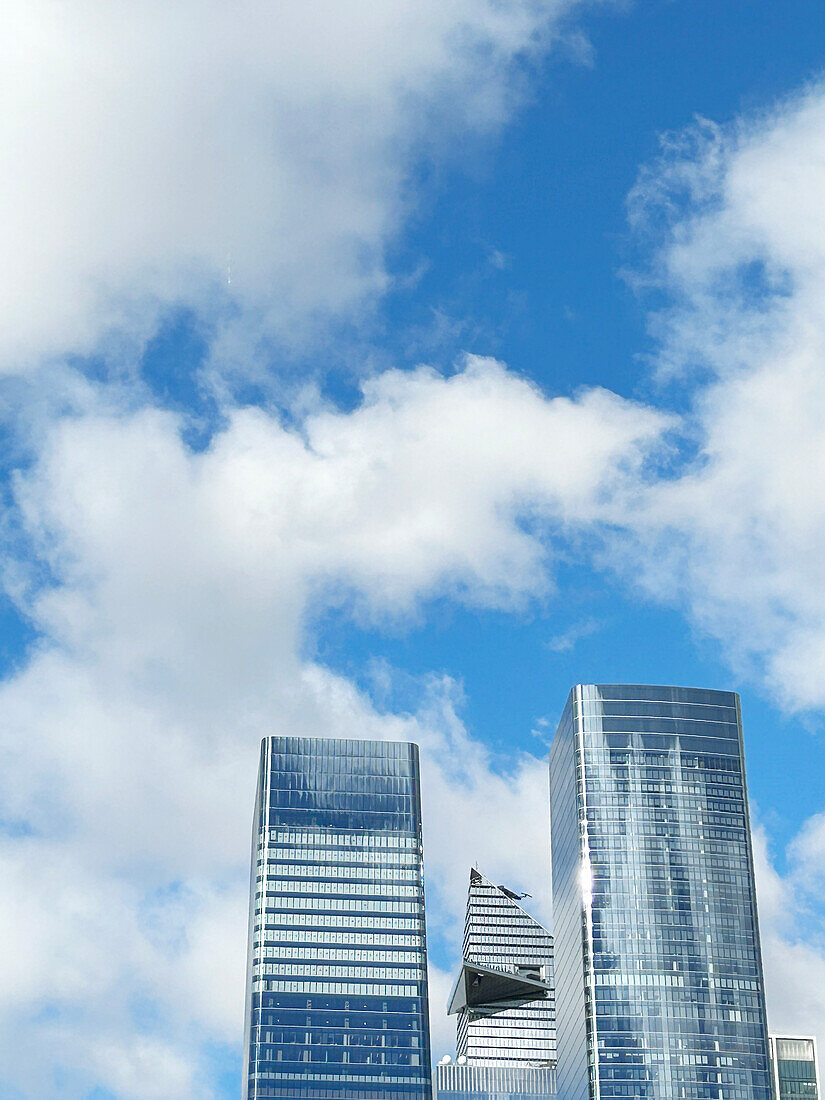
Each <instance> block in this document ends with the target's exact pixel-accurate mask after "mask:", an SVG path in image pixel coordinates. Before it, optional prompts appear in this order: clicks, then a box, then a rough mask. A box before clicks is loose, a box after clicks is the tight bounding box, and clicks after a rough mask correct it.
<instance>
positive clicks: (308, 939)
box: [254, 925, 422, 954]
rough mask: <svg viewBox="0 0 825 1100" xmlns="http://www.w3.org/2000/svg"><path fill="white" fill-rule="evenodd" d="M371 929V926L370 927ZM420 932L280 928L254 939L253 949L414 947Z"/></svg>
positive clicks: (313, 949) (312, 949) (419, 940)
mask: <svg viewBox="0 0 825 1100" xmlns="http://www.w3.org/2000/svg"><path fill="white" fill-rule="evenodd" d="M370 927H372V925H370ZM421 939H422V937H421V933H420V932H417V933H416V932H409V933H406V934H405V933H399V932H380V931H378V932H376V931H370V932H330V931H327V930H325V931H323V932H315V931H313V930H311V929H306V928H281V929H279V930H277V931H272V932H264V933H263V934H262V935H260V936H258V937H256V939H255V941H254V947H255V948H259V947H260V946H261V945H262V944H271V943H299V944H304V943H324V944H336V945H337V944H341V945H345V948H347V949H352V948H353V947H356V946H357V945H360V944H371V945H372V946H376V945H386V946H387V947H416V945H417V944H419V943H420V942H421ZM283 950H284V951H287V952H289V951H294V950H295V949H294V948H289V947H285V948H284V949H283ZM310 950H311V951H313V952H314V953H315V954H317V953H318V949H317V948H310Z"/></svg>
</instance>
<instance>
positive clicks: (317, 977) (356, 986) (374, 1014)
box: [243, 737, 431, 1100]
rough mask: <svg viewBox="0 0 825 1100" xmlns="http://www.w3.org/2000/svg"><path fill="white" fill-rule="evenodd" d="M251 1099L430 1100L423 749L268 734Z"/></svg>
mask: <svg viewBox="0 0 825 1100" xmlns="http://www.w3.org/2000/svg"><path fill="white" fill-rule="evenodd" d="M245 1055H246V1065H245V1067H244V1090H243V1096H244V1098H245V1100H259V1098H261V1100H263V1098H265V1097H266V1098H269V1097H290V1098H310V1100H333V1098H335V1100H337V1098H345V1097H353V1098H356V1097H357V1098H359V1100H430V1098H431V1078H430V1042H429V1021H428V1007H427V971H426V945H425V932H424V886H423V870H422V844H421V811H420V793H419V766H418V749H417V746H415V745H411V744H405V743H394V742H387V741H348V740H337V739H327V738H289V737H269V738H265V739H264V741H263V744H262V746H261V763H260V769H259V775H258V792H257V799H256V806H255V818H254V830H253V847H252V880H251V889H250V922H249V955H248V970H247V1003H246V1029H245Z"/></svg>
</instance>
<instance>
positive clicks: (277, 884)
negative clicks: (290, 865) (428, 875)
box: [256, 874, 421, 898]
mask: <svg viewBox="0 0 825 1100" xmlns="http://www.w3.org/2000/svg"><path fill="white" fill-rule="evenodd" d="M258 881H259V882H260V881H265V882H266V886H267V891H266V895H267V897H276V896H278V894H345V895H347V896H352V895H353V894H361V895H365V896H369V897H396V898H415V897H418V896H420V894H421V885H420V884H419V883H416V884H414V885H408V884H406V883H398V884H396V883H394V882H350V881H349V880H342V881H341V882H327V881H324V880H321V881H319V882H314V881H312V882H311V881H305V880H303V879H281V878H276V877H275V876H274V875H269V874H268V875H266V876H265V877H264V878H263V879H262V877H261V876H260V875H259V876H258ZM256 893H260V891H256Z"/></svg>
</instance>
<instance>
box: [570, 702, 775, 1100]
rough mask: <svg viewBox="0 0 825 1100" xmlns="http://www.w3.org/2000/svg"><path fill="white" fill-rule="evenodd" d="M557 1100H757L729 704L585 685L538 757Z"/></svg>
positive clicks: (764, 1069) (734, 727) (753, 926)
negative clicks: (547, 849)
mask: <svg viewBox="0 0 825 1100" xmlns="http://www.w3.org/2000/svg"><path fill="white" fill-rule="evenodd" d="M550 800H551V819H552V829H551V837H552V863H553V908H554V940H555V978H556V1021H557V1034H558V1068H557V1075H558V1090H559V1095H560V1097H563V1098H564V1100H614V1098H618V1097H621V1098H634V1100H770V1098H771V1082H770V1066H769V1054H768V1035H767V1026H766V1018H765V1004H764V993H763V980H762V963H761V952H760V944H759V929H758V925H757V916H756V899H755V893H754V883H753V856H752V852H751V842H750V828H749V821H748V804H747V793H746V786H745V770H744V758H743V751H742V729H741V722H740V716H739V699H738V696H736V695H735V694H733V693H732V692H726V691H704V690H697V689H688V688H676V687H645V686H628V685H613V684H602V685H593V684H590V685H583V686H579V687H576V688H574V689H573V691H572V692H571V694H570V698H569V700H568V703H567V707H566V709H565V711H564V714H563V716H562V719H561V723H560V725H559V728H558V731H557V733H556V737H555V740H554V742H553V746H552V750H551V753H550Z"/></svg>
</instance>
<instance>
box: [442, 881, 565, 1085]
mask: <svg viewBox="0 0 825 1100" xmlns="http://www.w3.org/2000/svg"><path fill="white" fill-rule="evenodd" d="M520 901H521V896H520V895H518V894H515V893H513V891H511V890H508V889H507V888H506V887H504V886H495V885H494V884H493V883H492V882H490V881H489V879H487V878H485V877H484V875H482V874H481V872H480V871H478V870H476V869H475V868H473V869H472V870H471V871H470V888H469V892H468V897H467V911H466V917H465V925H464V949H463V958H462V965H461V969H460V971H459V974H458V977H457V978H456V982H455V985H454V987H453V991H452V994H451V996H450V1003H449V1006H448V1012H449V1013H450V1014H453V1013H454V1014H456V1015H457V1042H456V1050H457V1061H456V1062H443V1061H442V1062H441V1063H440V1064H439V1065H438V1066H437V1067H436V1085H437V1091H438V1096H439V1098H440V1100H458V1098H459V1097H461V1098H464V1100H467V1098H473V1100H510V1098H511V1097H527V1096H531V1097H534V1098H538V1097H549V1096H553V1095H555V1068H554V1067H555V1062H556V1029H555V1012H554V1004H553V937H552V936H551V935H550V933H549V932H548V931H547V929H545V928H543V927H542V926H541V925H540V924H539V922H538V921H537V920H535V919H534V918H533V917H531V916H530V915H529V913H527V912H525V910H524V909H523V908H522V906H521V905H520V904H519V902H520Z"/></svg>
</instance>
